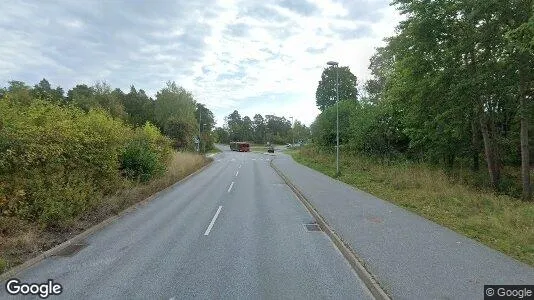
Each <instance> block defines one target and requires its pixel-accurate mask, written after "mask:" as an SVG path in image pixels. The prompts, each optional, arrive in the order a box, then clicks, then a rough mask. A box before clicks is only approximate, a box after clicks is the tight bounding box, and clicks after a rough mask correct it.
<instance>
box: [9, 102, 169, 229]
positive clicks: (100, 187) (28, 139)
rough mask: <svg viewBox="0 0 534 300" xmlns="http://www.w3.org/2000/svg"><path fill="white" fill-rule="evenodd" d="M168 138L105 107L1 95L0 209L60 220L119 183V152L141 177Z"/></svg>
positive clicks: (158, 167) (159, 164) (159, 167)
mask: <svg viewBox="0 0 534 300" xmlns="http://www.w3.org/2000/svg"><path fill="white" fill-rule="evenodd" d="M169 144H170V142H169V140H168V139H167V138H165V137H163V136H162V135H161V134H160V133H159V131H158V129H157V128H156V127H154V126H153V125H150V124H146V125H145V126H144V127H141V128H138V129H137V130H135V131H134V130H133V129H132V128H130V127H129V126H126V125H125V124H124V123H123V122H122V121H120V120H118V119H114V118H112V117H110V115H109V114H108V113H107V112H105V111H103V110H90V111H89V112H87V113H85V112H83V111H82V110H80V109H78V108H74V107H68V106H63V107H62V106H59V105H57V104H53V103H50V102H45V101H41V100H34V101H32V102H30V103H27V104H22V103H20V102H19V101H16V99H10V97H9V95H7V96H6V97H4V99H3V100H2V101H0V215H2V216H18V217H21V218H24V219H28V220H35V221H39V222H41V223H43V224H45V225H47V226H61V225H65V224H66V223H67V222H68V221H69V220H72V218H74V217H75V216H77V215H79V214H80V213H82V212H84V211H86V210H88V209H90V208H91V207H92V206H94V205H96V204H98V201H99V200H100V199H101V198H102V195H105V194H110V193H113V192H115V191H116V190H117V189H118V188H119V187H121V186H122V184H123V183H124V179H123V177H122V176H121V169H123V170H125V169H127V170H129V169H128V167H126V168H125V160H124V157H125V153H129V154H128V155H129V157H130V161H129V163H130V169H131V170H135V171H136V172H138V174H136V175H134V176H136V177H137V176H140V177H141V179H142V180H146V179H148V178H150V177H152V176H153V175H155V174H157V173H158V172H162V171H163V170H164V168H165V162H166V160H167V159H168V156H169V153H170V146H169ZM140 145H141V147H140ZM139 149H141V150H139ZM136 163H137V165H135V164H136ZM121 164H122V165H121ZM128 172H130V171H128Z"/></svg>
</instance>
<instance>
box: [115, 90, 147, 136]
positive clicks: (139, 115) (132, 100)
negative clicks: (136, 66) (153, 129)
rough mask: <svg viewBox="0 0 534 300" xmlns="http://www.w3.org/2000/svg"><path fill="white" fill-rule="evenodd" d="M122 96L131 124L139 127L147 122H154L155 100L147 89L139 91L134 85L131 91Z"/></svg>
mask: <svg viewBox="0 0 534 300" xmlns="http://www.w3.org/2000/svg"><path fill="white" fill-rule="evenodd" d="M120 98H121V102H122V105H123V106H124V110H125V111H126V113H127V114H128V117H127V120H128V122H130V124H132V125H134V126H136V127H138V126H143V125H144V124H145V123H146V122H151V123H154V100H152V99H150V98H149V97H148V96H147V95H146V93H145V91H143V90H139V91H137V90H136V89H135V87H134V86H133V85H132V86H131V87H130V92H129V93H128V94H124V95H123V96H122V97H120Z"/></svg>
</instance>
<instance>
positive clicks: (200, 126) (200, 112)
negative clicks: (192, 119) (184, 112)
mask: <svg viewBox="0 0 534 300" xmlns="http://www.w3.org/2000/svg"><path fill="white" fill-rule="evenodd" d="M198 114H199V116H198V152H199V153H200V142H201V140H202V139H201V137H200V133H201V130H200V128H202V106H201V105H200V104H199V105H198Z"/></svg>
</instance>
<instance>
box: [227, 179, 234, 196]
mask: <svg viewBox="0 0 534 300" xmlns="http://www.w3.org/2000/svg"><path fill="white" fill-rule="evenodd" d="M233 186H234V182H233V181H232V184H230V187H229V188H228V193H230V191H231V190H232V187H233Z"/></svg>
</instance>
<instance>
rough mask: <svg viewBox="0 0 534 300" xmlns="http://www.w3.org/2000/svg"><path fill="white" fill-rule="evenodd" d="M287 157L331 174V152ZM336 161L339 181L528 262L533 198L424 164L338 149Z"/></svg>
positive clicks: (533, 246) (533, 258) (532, 255)
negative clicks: (500, 192) (499, 190)
mask: <svg viewBox="0 0 534 300" xmlns="http://www.w3.org/2000/svg"><path fill="white" fill-rule="evenodd" d="M293 157H294V158H295V160H296V161H298V162H300V163H302V164H304V165H307V166H309V167H311V168H314V169H316V170H318V171H320V172H323V173H325V174H327V175H329V176H333V175H334V174H335V155H333V154H327V153H324V152H321V151H318V150H316V149H313V148H312V149H310V148H308V149H303V150H301V151H300V152H298V151H296V152H293ZM340 167H341V176H340V177H339V178H338V179H340V180H341V181H343V182H346V183H348V184H351V185H353V186H355V187H357V188H359V189H361V190H364V191H366V192H369V193H371V194H373V195H375V196H377V197H379V198H382V199H384V200H388V201H390V202H393V203H395V204H397V205H399V206H402V207H405V208H406V209H408V210H410V211H413V212H415V213H417V214H419V215H421V216H423V217H425V218H427V219H429V220H432V221H434V222H436V223H439V224H441V225H444V226H446V227H448V228H450V229H452V230H455V231H457V232H459V233H462V234H464V235H466V236H468V237H470V238H473V239H475V240H478V241H480V242H482V243H484V244H485V245H487V246H489V247H492V248H494V249H497V250H499V251H501V252H503V253H505V254H507V255H510V256H512V257H515V258H517V259H519V260H521V261H523V262H525V263H528V264H530V265H532V266H534V203H532V202H523V201H521V200H519V199H516V198H513V197H510V196H506V195H498V194H495V193H493V192H492V191H491V190H488V189H480V188H475V187H473V186H470V185H466V184H462V183H461V182H458V180H453V179H451V178H450V177H449V176H447V174H445V172H443V171H442V170H440V169H437V168H433V167H431V166H427V165H424V164H412V163H389V164H385V163H380V162H378V161H376V160H373V159H369V158H367V157H363V156H358V155H346V154H344V155H342V156H341V158H340Z"/></svg>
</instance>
